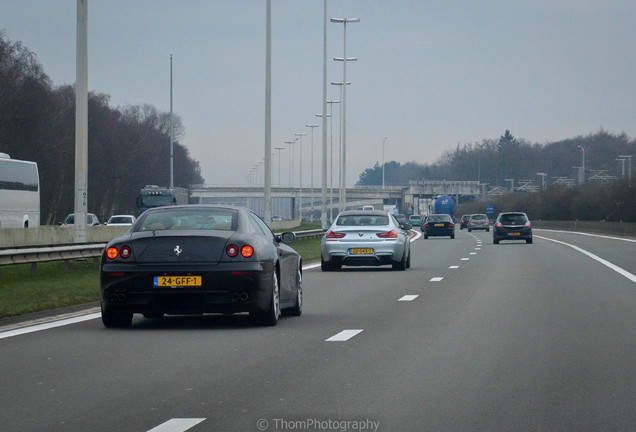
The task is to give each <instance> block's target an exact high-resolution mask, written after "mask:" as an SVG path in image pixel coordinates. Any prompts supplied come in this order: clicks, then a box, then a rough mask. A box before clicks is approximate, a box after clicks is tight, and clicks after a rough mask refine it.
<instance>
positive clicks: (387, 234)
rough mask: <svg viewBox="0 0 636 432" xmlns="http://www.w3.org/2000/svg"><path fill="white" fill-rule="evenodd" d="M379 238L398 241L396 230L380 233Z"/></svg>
mask: <svg viewBox="0 0 636 432" xmlns="http://www.w3.org/2000/svg"><path fill="white" fill-rule="evenodd" d="M377 236H378V237H380V238H383V239H396V238H397V236H398V233H397V231H396V230H391V231H389V232H381V233H378V234H377Z"/></svg>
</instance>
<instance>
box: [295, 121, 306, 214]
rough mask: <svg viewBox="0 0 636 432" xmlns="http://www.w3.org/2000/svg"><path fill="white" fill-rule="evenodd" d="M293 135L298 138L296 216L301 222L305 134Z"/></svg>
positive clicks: (297, 133)
mask: <svg viewBox="0 0 636 432" xmlns="http://www.w3.org/2000/svg"><path fill="white" fill-rule="evenodd" d="M294 135H296V136H297V137H298V138H297V139H298V140H299V141H298V153H299V159H298V163H299V165H298V171H299V174H298V176H299V178H298V185H299V187H298V215H299V216H300V221H301V222H302V221H303V137H304V136H305V135H307V133H306V132H296V133H295V134H294Z"/></svg>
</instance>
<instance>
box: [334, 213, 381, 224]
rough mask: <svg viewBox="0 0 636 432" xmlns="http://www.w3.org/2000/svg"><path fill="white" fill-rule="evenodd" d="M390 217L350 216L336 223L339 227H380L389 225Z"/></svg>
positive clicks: (340, 218)
mask: <svg viewBox="0 0 636 432" xmlns="http://www.w3.org/2000/svg"><path fill="white" fill-rule="evenodd" d="M388 224H389V217H388V216H384V215H383V216H370V215H349V216H343V217H339V218H338V220H337V221H336V225H337V226H378V225H388Z"/></svg>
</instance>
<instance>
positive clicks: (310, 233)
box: [294, 228, 325, 239]
mask: <svg viewBox="0 0 636 432" xmlns="http://www.w3.org/2000/svg"><path fill="white" fill-rule="evenodd" d="M294 234H296V238H299V239H303V238H311V237H322V236H323V235H325V230H323V229H322V228H317V229H312V230H305V231H294Z"/></svg>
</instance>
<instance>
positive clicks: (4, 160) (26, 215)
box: [0, 153, 40, 228]
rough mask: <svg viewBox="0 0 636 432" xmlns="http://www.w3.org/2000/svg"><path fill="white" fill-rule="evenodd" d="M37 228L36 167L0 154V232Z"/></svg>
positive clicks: (38, 179)
mask: <svg viewBox="0 0 636 432" xmlns="http://www.w3.org/2000/svg"><path fill="white" fill-rule="evenodd" d="M37 226H40V176H39V174H38V164H36V163H35V162H28V161H21V160H17V159H11V157H10V156H9V155H8V154H6V153H0V228H28V227H37Z"/></svg>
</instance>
